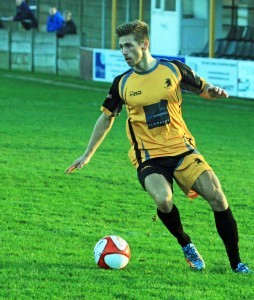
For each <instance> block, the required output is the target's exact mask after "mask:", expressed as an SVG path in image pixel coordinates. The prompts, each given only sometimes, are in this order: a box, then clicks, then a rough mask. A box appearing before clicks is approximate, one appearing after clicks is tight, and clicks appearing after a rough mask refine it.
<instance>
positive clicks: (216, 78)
mask: <svg viewBox="0 0 254 300" xmlns="http://www.w3.org/2000/svg"><path fill="white" fill-rule="evenodd" d="M185 62H186V64H187V65H188V66H189V67H191V68H192V70H193V71H194V72H195V73H197V75H198V76H200V77H203V78H205V79H206V81H207V82H209V83H211V84H213V85H216V86H219V87H221V88H223V89H225V90H226V91H227V92H228V93H229V95H230V96H237V95H238V86H237V82H238V62H237V61H236V60H230V59H216V58H214V59H211V58H201V57H191V56H187V57H186V58H185Z"/></svg>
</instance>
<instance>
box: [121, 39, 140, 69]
mask: <svg viewBox="0 0 254 300" xmlns="http://www.w3.org/2000/svg"><path fill="white" fill-rule="evenodd" d="M119 47H120V49H121V51H122V54H123V56H124V58H125V61H126V62H127V64H128V65H129V66H130V67H134V66H136V65H138V64H139V63H140V62H141V60H142V58H143V43H140V44H139V43H138V42H137V41H136V40H135V39H134V35H133V34H130V35H126V36H122V37H120V38H119Z"/></svg>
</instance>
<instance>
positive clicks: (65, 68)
mask: <svg viewBox="0 0 254 300" xmlns="http://www.w3.org/2000/svg"><path fill="white" fill-rule="evenodd" d="M0 68H1V69H13V70H23V71H32V72H40V73H47V74H60V75H69V76H77V77H78V76H79V75H80V41H79V37H78V36H77V35H66V36H65V37H64V38H63V39H57V38H56V35H55V34H50V33H47V32H37V31H9V30H0Z"/></svg>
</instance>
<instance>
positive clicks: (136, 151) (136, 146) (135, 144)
mask: <svg viewBox="0 0 254 300" xmlns="http://www.w3.org/2000/svg"><path fill="white" fill-rule="evenodd" d="M128 127H129V131H130V135H131V139H132V142H133V144H134V150H135V153H136V158H137V161H138V164H139V165H140V164H141V163H142V157H141V152H140V150H139V149H138V142H137V140H136V137H135V133H134V131H133V128H132V125H131V121H130V118H129V119H128Z"/></svg>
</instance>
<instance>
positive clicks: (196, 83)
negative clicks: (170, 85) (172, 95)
mask: <svg viewBox="0 0 254 300" xmlns="http://www.w3.org/2000/svg"><path fill="white" fill-rule="evenodd" d="M170 62H172V63H173V64H174V65H176V66H177V67H178V69H179V71H180V73H181V75H182V80H181V88H182V89H184V90H186V91H188V92H192V93H195V94H200V93H201V92H202V80H201V79H200V77H199V76H197V75H196V74H195V73H194V72H193V71H192V69H191V68H190V67H189V66H187V65H186V64H184V63H182V62H181V61H180V60H171V61H170Z"/></svg>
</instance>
